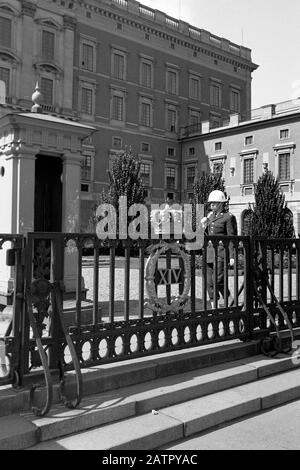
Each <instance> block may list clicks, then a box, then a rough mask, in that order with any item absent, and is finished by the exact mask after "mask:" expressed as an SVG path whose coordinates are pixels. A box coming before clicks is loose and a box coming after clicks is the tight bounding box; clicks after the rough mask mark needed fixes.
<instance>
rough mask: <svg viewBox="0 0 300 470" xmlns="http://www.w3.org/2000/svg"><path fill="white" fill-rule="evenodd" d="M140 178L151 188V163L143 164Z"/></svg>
mask: <svg viewBox="0 0 300 470" xmlns="http://www.w3.org/2000/svg"><path fill="white" fill-rule="evenodd" d="M140 178H141V179H142V181H143V184H144V185H145V186H148V187H149V186H151V164H150V163H144V162H142V163H141V167H140Z"/></svg>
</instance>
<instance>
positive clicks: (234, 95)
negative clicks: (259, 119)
mask: <svg viewBox="0 0 300 470" xmlns="http://www.w3.org/2000/svg"><path fill="white" fill-rule="evenodd" d="M230 111H234V112H235V113H239V112H240V92H239V91H237V90H231V93H230Z"/></svg>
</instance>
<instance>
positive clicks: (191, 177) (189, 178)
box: [186, 166, 196, 190]
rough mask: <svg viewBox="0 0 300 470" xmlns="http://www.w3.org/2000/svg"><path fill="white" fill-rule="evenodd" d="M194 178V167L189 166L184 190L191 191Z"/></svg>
mask: <svg viewBox="0 0 300 470" xmlns="http://www.w3.org/2000/svg"><path fill="white" fill-rule="evenodd" d="M195 176H196V167H194V166H189V167H187V169H186V189H187V190H191V189H193V186H194V182H195Z"/></svg>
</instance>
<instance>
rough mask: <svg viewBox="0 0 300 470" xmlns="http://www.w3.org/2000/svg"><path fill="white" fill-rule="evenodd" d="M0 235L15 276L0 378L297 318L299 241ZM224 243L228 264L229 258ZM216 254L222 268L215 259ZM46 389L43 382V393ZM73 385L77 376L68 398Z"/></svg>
mask: <svg viewBox="0 0 300 470" xmlns="http://www.w3.org/2000/svg"><path fill="white" fill-rule="evenodd" d="M0 237H1V236H0ZM0 240H6V241H12V242H13V249H14V253H15V257H14V260H13V263H10V264H14V267H13V269H14V278H15V285H14V293H13V296H14V311H13V321H12V323H11V325H10V330H8V331H7V332H6V334H5V339H4V342H5V348H6V351H5V357H6V359H5V360H6V362H7V361H8V362H9V365H10V371H9V372H8V374H6V376H5V377H2V378H1V379H0V384H2V383H9V382H13V381H14V382H17V383H18V384H24V383H26V381H27V380H28V377H30V376H31V375H32V374H34V373H36V372H38V371H42V370H45V368H46V369H47V373H45V372H44V373H45V377H46V379H47V380H48V382H49V384H50V382H51V374H52V375H53V373H54V372H55V371H59V373H60V377H61V379H62V380H63V376H64V372H65V371H67V370H70V369H73V368H75V369H76V368H77V371H78V369H80V368H84V367H90V366H93V365H97V364H104V363H110V362H114V361H120V360H125V359H130V358H135V357H140V356H144V355H151V354H156V353H162V352H168V351H172V350H178V349H182V348H190V347H195V346H200V345H205V344H208V343H216V342H221V341H227V340H232V339H240V340H242V341H245V340H249V339H251V338H256V337H262V336H265V335H268V334H269V333H270V332H272V331H275V330H276V329H278V330H283V329H287V328H288V323H290V324H291V325H292V326H293V327H299V326H300V287H299V286H300V279H299V266H300V262H299V261H300V240H298V239H297V240H262V239H256V240H250V238H248V237H239V236H237V237H217V236H209V237H206V238H205V241H204V246H203V248H202V249H201V250H197V249H193V247H191V245H189V248H192V249H189V250H186V246H185V244H184V243H183V241H182V240H179V241H176V240H157V239H155V240H151V241H145V240H137V241H132V240H126V241H116V240H107V241H101V240H99V239H98V238H97V236H96V235H94V234H70V233H69V234H63V233H30V234H28V236H27V238H26V240H25V239H23V238H22V237H21V236H8V235H5V236H2V238H0ZM230 245H231V246H232V250H233V253H234V258H235V263H234V267H233V269H231V268H229V266H228V262H229V246H230ZM211 248H213V251H214V262H215V263H214V265H215V266H217V268H216V269H214V271H213V274H212V276H213V280H214V288H213V289H214V290H213V299H212V301H213V303H214V307H215V308H211V305H210V301H209V299H208V297H207V290H208V285H207V272H208V269H210V268H211V266H209V265H208V264H207V251H208V249H211ZM87 250H88V251H89V256H86V252H87ZM256 254H259V256H260V258H261V261H260V264H259V266H260V269H261V270H262V271H263V272H264V273H267V274H268V279H269V285H268V283H267V282H265V281H264V282H261V283H260V286H259V291H258V293H257V292H256V291H255V284H254V283H253V279H256V277H255V272H256V271H255V270H257V269H258V267H257V266H256V265H255V263H254V260H255V259H257V256H256ZM120 255H121V256H120ZM220 256H222V257H223V261H224V262H223V265H222V266H223V267H222V266H221V264H220V265H218V263H217V261H218V257H220ZM22 257H23V262H22ZM70 266H71V268H70ZM218 266H219V268H218ZM74 267H76V269H74ZM266 268H268V269H269V272H267V270H266ZM218 269H224V281H223V287H224V298H223V299H222V298H218V297H219V295H218V292H217V288H216V286H217V284H218V275H219V273H218ZM75 273H76V274H75ZM72 276H73V277H72ZM71 278H72V279H71ZM264 279H265V280H266V278H264ZM256 280H257V279H256ZM37 281H39V282H37ZM40 281H44V282H40ZM68 283H69V285H68ZM70 285H73V287H74V288H73V293H72V295H71V294H70V292H69V291H70ZM270 287H271V290H270ZM228 290H229V291H230V294H231V297H230V298H229V295H228ZM271 291H273V292H274V293H275V295H276V298H278V300H279V302H280V304H281V306H282V308H283V309H284V310H285V311H286V312H287V317H286V318H285V317H284V316H282V315H281V314H280V311H278V305H277V304H276V301H275V300H274V296H273V295H272V293H271ZM23 293H25V294H26V295H25V300H24V301H23V298H22V295H23ZM69 295H71V297H72V298H71V299H68V296H69ZM231 298H232V300H231ZM72 299H73V300H72ZM260 299H262V300H263V301H264V303H265V305H266V306H267V307H268V309H269V311H270V312H271V314H272V315H273V316H274V318H275V324H274V323H272V322H271V321H270V316H269V315H268V313H267V311H266V309H265V308H263V306H262V303H261V301H260ZM33 322H34V324H33ZM37 337H38V338H39V341H40V345H39V344H38V341H37ZM73 345H74V350H73ZM41 347H42V348H43V350H44V353H45V357H44V359H43V357H42V356H43V353H41V350H40V349H41ZM74 352H76V354H75V355H74ZM75 356H76V357H75ZM45 360H46V362H47V364H46V366H45V364H44V362H45ZM77 360H78V363H77V362H76V361H77ZM47 380H46V381H47ZM50 389H51V384H50V385H49V397H50V398H51V396H50V395H51V392H50ZM80 393H81V392H80V381H78V387H77V402H78V401H79V400H80ZM50 398H49V400H50ZM47 406H48V404H47V403H46V405H45V407H44V410H45V409H47Z"/></svg>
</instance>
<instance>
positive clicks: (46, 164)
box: [34, 155, 63, 232]
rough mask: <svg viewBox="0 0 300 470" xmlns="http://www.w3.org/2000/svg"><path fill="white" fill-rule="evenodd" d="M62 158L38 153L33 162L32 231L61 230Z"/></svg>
mask: <svg viewBox="0 0 300 470" xmlns="http://www.w3.org/2000/svg"><path fill="white" fill-rule="evenodd" d="M62 171H63V167H62V160H61V158H59V157H50V156H47V155H38V156H37V158H36V162H35V195H34V231H35V232H61V229H62V182H61V175H62Z"/></svg>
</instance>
